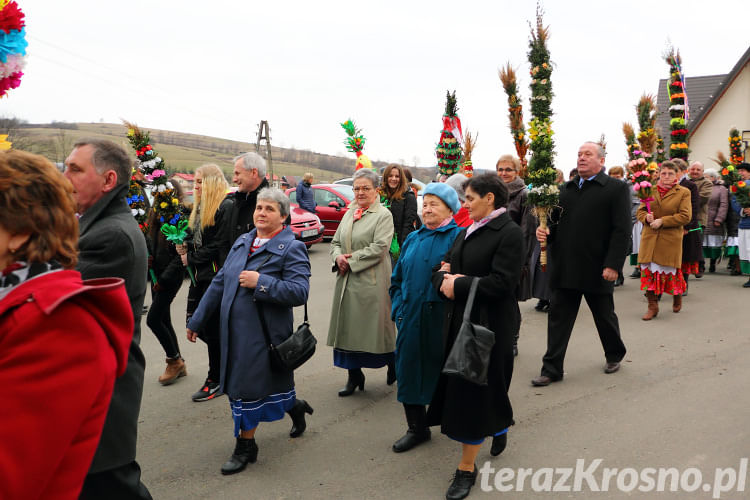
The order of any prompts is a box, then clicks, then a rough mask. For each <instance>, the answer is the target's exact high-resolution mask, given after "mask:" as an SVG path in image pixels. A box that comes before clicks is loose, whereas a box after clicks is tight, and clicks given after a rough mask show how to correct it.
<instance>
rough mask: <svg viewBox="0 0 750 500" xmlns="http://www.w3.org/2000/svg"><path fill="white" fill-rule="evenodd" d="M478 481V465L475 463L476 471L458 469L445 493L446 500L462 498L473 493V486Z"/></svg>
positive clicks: (459, 499)
mask: <svg viewBox="0 0 750 500" xmlns="http://www.w3.org/2000/svg"><path fill="white" fill-rule="evenodd" d="M476 482H477V466H476V465H474V471H473V472H469V471H465V470H461V469H456V473H455V474H454V475H453V482H452V483H451V486H450V488H448V491H447V492H446V493H445V498H446V500H461V499H462V498H466V497H468V496H469V493H471V487H472V486H474V483H476Z"/></svg>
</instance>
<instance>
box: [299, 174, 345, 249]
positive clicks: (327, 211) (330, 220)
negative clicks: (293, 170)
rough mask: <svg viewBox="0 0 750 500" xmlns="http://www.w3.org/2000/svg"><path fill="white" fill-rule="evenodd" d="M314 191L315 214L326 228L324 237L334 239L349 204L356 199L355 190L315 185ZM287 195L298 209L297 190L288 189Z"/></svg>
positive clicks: (341, 185) (335, 185)
mask: <svg viewBox="0 0 750 500" xmlns="http://www.w3.org/2000/svg"><path fill="white" fill-rule="evenodd" d="M312 190H313V193H314V195H315V204H316V205H317V206H316V207H315V213H316V214H317V215H318V217H320V221H321V222H322V223H323V226H325V231H324V232H323V236H324V237H326V238H333V235H334V234H335V233H336V229H338V227H339V223H340V222H341V219H342V218H343V217H344V214H345V213H346V211H347V210H348V208H349V203H351V201H352V200H353V199H354V190H353V189H352V187H351V186H347V185H346V184H313V186H312ZM286 195H287V196H288V197H289V201H291V202H292V204H294V206H295V207H297V206H298V205H297V193H296V188H291V189H287V190H286ZM298 210H299V209H298ZM308 213H309V212H308Z"/></svg>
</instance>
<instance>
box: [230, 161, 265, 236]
mask: <svg viewBox="0 0 750 500" xmlns="http://www.w3.org/2000/svg"><path fill="white" fill-rule="evenodd" d="M232 182H233V183H235V184H236V185H237V191H236V192H234V193H232V194H231V195H230V196H231V199H232V200H233V201H234V205H233V206H232V213H231V214H230V216H229V224H230V228H231V229H230V231H231V233H230V235H229V247H230V248H231V247H232V245H233V244H234V242H235V241H237V238H239V237H240V235H243V234H245V233H248V232H250V231H252V230H253V229H254V228H255V224H253V212H255V203H256V201H257V199H258V193H259V192H260V190H261V189H263V188H266V187H268V180H266V160H264V159H263V157H262V156H261V155H259V154H258V153H252V152H251V153H243V154H241V155H240V156H238V157H237V158H235V159H234V171H233V175H232ZM228 250H229V249H227V251H228Z"/></svg>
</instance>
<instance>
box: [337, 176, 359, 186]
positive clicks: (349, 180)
mask: <svg viewBox="0 0 750 500" xmlns="http://www.w3.org/2000/svg"><path fill="white" fill-rule="evenodd" d="M333 183H334V184H346V185H347V186H353V185H354V178H353V177H344V178H343V179H338V180H335V181H333Z"/></svg>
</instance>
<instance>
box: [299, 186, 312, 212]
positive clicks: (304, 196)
mask: <svg viewBox="0 0 750 500" xmlns="http://www.w3.org/2000/svg"><path fill="white" fill-rule="evenodd" d="M297 204H299V207H300V208H301V209H302V210H307V211H308V212H312V213H315V193H313V190H312V188H311V187H310V184H308V183H307V182H305V181H302V182H300V183H299V184H297Z"/></svg>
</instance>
